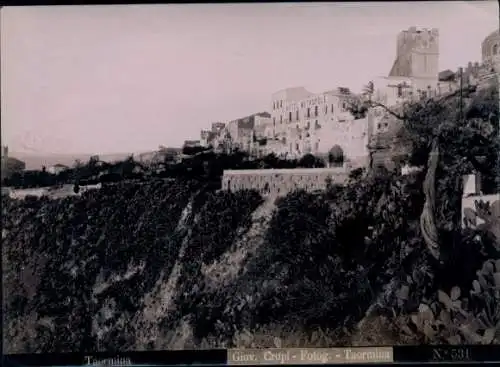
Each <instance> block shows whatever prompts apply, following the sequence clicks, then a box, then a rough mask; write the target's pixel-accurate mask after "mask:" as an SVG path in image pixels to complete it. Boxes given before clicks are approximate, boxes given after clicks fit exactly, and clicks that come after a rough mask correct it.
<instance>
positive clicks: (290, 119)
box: [288, 112, 292, 122]
mask: <svg viewBox="0 0 500 367" xmlns="http://www.w3.org/2000/svg"><path fill="white" fill-rule="evenodd" d="M288 120H289V121H290V122H291V121H292V113H291V112H288Z"/></svg>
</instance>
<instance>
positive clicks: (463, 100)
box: [353, 86, 500, 263]
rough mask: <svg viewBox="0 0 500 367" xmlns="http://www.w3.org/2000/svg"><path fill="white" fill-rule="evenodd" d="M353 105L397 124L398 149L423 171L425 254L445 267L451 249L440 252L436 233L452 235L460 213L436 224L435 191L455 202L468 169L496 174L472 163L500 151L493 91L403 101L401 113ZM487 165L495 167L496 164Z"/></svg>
mask: <svg viewBox="0 0 500 367" xmlns="http://www.w3.org/2000/svg"><path fill="white" fill-rule="evenodd" d="M356 103H357V105H355V106H354V107H353V108H354V110H356V111H360V110H366V111H368V110H369V109H371V108H374V107H380V108H382V109H383V110H385V111H386V112H387V113H388V114H389V115H392V116H393V117H395V118H397V119H398V120H399V121H401V122H402V124H401V127H400V129H399V130H398V131H397V133H396V136H397V138H398V140H399V144H401V145H410V146H411V157H410V159H411V160H412V161H413V162H414V163H417V164H419V165H420V164H421V165H423V166H426V169H427V171H426V176H425V181H424V183H423V191H424V193H425V198H426V202H425V206H424V208H423V211H422V213H421V219H420V226H421V231H422V234H423V237H424V240H425V243H426V245H427V248H428V250H429V253H430V254H431V255H432V256H433V257H434V258H435V259H436V260H437V261H439V262H440V263H447V262H448V260H449V259H450V253H451V252H453V248H454V247H455V246H454V245H453V244H452V245H450V246H448V248H446V249H444V248H443V245H444V242H443V240H442V238H441V237H440V235H439V230H438V229H439V227H444V228H446V229H448V230H450V231H455V232H457V231H458V230H459V228H460V211H459V210H458V209H456V208H455V210H453V215H450V217H449V218H440V219H447V220H448V221H451V223H445V224H444V225H439V224H438V219H439V218H437V215H438V209H437V204H438V203H437V196H436V190H437V189H438V190H439V191H441V192H443V193H444V191H443V190H448V195H451V196H450V197H448V198H446V199H440V200H441V201H442V202H448V204H450V203H452V202H454V203H457V202H459V200H460V196H461V194H460V192H459V191H460V182H461V177H462V175H463V174H465V173H467V172H469V171H470V170H471V169H475V170H477V171H479V172H483V173H484V174H486V175H489V176H493V175H494V174H495V173H496V172H498V171H497V170H498V167H497V165H495V164H490V165H488V164H486V163H485V162H484V161H483V162H481V160H480V159H478V156H487V157H491V158H493V157H495V156H496V157H498V153H499V152H500V141H499V137H498V90H497V88H496V86H495V87H491V88H488V89H487V90H486V91H482V92H480V93H476V88H475V87H474V86H468V87H467V88H465V89H462V90H461V91H460V90H458V91H455V92H453V93H448V94H446V95H443V96H440V97H437V98H433V99H427V100H425V101H418V102H409V103H406V104H404V105H403V106H401V108H400V109H401V112H399V111H396V110H395V109H391V108H389V107H387V106H385V105H383V104H381V103H378V102H374V101H372V100H367V101H360V100H358V101H357V102H356ZM457 107H458V108H457ZM486 161H488V160H486ZM492 161H493V162H496V159H492ZM438 175H439V177H440V178H441V179H440V180H439V181H438V180H437V176H438ZM436 185H438V187H437V188H436Z"/></svg>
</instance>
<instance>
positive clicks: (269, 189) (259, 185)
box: [222, 167, 350, 196]
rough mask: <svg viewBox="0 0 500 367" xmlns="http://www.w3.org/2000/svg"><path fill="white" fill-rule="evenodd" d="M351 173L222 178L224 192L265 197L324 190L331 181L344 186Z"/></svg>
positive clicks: (230, 173) (232, 173) (252, 173)
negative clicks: (246, 192) (247, 192)
mask: <svg viewBox="0 0 500 367" xmlns="http://www.w3.org/2000/svg"><path fill="white" fill-rule="evenodd" d="M349 171H350V170H349V169H348V168H347V167H334V168H294V169H256V170H226V171H224V174H223V177H222V189H223V190H228V191H238V190H245V189H255V190H258V191H259V192H260V193H261V195H263V196H267V195H275V196H283V195H286V194H287V193H289V192H291V191H294V190H296V189H303V190H306V191H315V190H323V189H325V188H326V185H327V180H328V179H331V182H332V184H340V185H343V184H345V182H346V181H347V179H348V178H349Z"/></svg>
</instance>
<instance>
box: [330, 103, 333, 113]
mask: <svg viewBox="0 0 500 367" xmlns="http://www.w3.org/2000/svg"><path fill="white" fill-rule="evenodd" d="M330 112H331V113H333V103H332V110H331V111H330Z"/></svg>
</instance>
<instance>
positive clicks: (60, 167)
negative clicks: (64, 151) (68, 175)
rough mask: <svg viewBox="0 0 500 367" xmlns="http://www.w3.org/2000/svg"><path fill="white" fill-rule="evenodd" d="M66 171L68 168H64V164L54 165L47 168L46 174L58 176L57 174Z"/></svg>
mask: <svg viewBox="0 0 500 367" xmlns="http://www.w3.org/2000/svg"><path fill="white" fill-rule="evenodd" d="M67 169H69V167H68V166H65V165H64V164H55V165H53V166H50V167H49V168H47V172H49V173H52V174H53V175H58V174H59V173H61V172H63V171H65V170H67Z"/></svg>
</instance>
